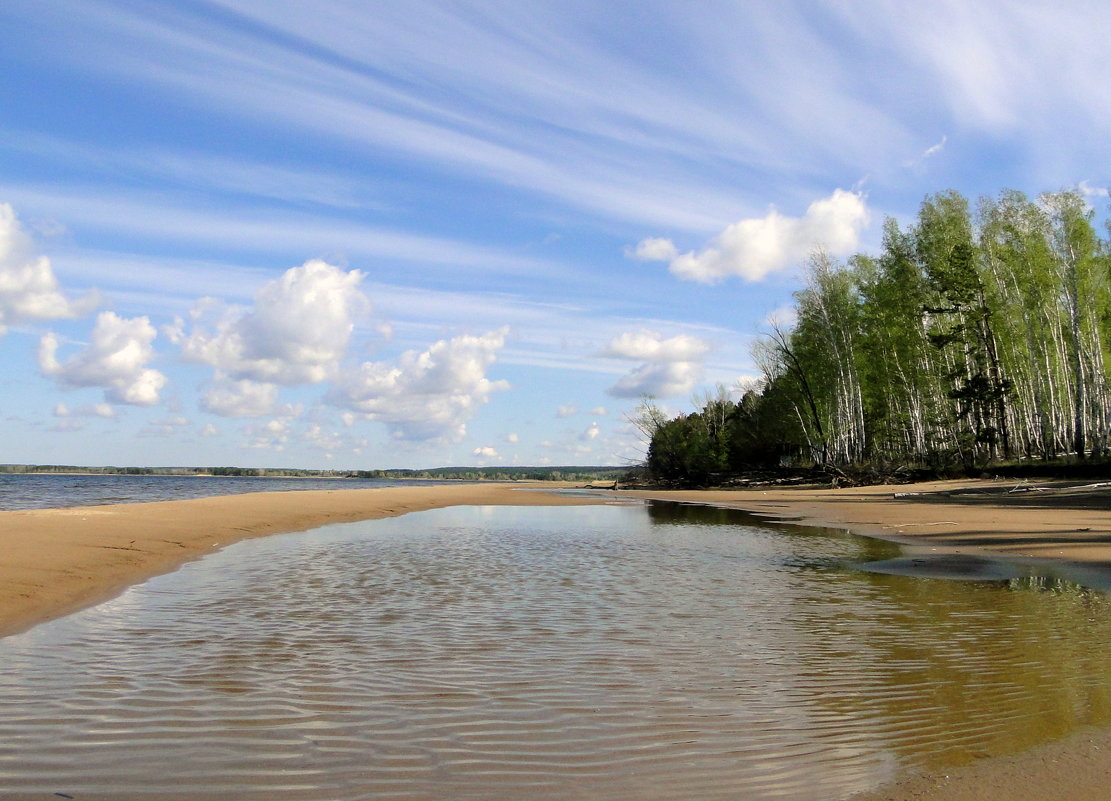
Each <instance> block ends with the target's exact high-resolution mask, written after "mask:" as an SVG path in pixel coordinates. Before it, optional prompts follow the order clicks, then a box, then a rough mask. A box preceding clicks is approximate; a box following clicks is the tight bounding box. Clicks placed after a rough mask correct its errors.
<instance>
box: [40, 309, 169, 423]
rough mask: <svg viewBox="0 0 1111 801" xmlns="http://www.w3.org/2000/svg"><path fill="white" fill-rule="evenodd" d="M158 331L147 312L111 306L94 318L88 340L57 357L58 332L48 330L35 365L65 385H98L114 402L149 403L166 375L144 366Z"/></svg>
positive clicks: (155, 400) (158, 391) (152, 352)
mask: <svg viewBox="0 0 1111 801" xmlns="http://www.w3.org/2000/svg"><path fill="white" fill-rule="evenodd" d="M156 336H158V332H157V331H155V329H154V326H153V325H151V324H150V320H148V319H147V318H146V317H135V318H131V319H127V318H123V317H119V316H118V315H116V313H115V312H110V311H106V312H101V313H100V314H99V315H98V316H97V318H96V325H95V327H94V328H93V332H92V343H91V344H90V345H89V346H88V347H86V348H85V349H84V350H82V351H79V352H78V353H76V354H75V355H74V356H72V357H70V359H68V360H67V361H66V362H64V363H62V362H59V361H58V358H57V352H58V347H59V342H58V337H57V336H56V335H55V334H54V333H53V332H48V333H47V334H46V335H44V336H43V337H42V339H41V340H40V342H39V368H40V369H41V370H42V372H43V374H44V375H48V376H52V377H54V378H55V379H56V380H57V381H58V383H59V384H61V385H62V386H64V387H67V388H70V389H76V388H79V387H100V388H102V389H103V390H104V394H105V397H106V398H107V399H108V400H109V401H111V402H113V403H127V404H133V405H136V406H153V405H154V404H156V403H158V401H159V393H160V392H161V390H162V387H163V386H165V384H166V376H164V375H163V374H162V373H160V372H158V371H157V370H154V369H151V368H149V367H147V366H146V364H147V362H149V361H150V360H151V359H152V358H153V357H154V348H153V347H152V346H151V343H152V342H153V341H154V339H155V337H156Z"/></svg>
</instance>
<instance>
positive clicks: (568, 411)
mask: <svg viewBox="0 0 1111 801" xmlns="http://www.w3.org/2000/svg"><path fill="white" fill-rule="evenodd" d="M578 413H579V407H578V406H573V405H571V404H568V405H566V406H558V407H556V417H558V418H559V419H560V420H566V419H567V418H568V417H571V416H573V415H576V414H578Z"/></svg>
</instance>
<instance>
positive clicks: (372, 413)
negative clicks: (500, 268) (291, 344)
mask: <svg viewBox="0 0 1111 801" xmlns="http://www.w3.org/2000/svg"><path fill="white" fill-rule="evenodd" d="M507 333H508V332H507V330H506V329H504V328H502V329H499V330H497V331H490V332H488V333H486V334H483V335H482V336H471V335H463V336H457V337H454V338H452V339H445V340H440V341H439V342H436V343H435V344H433V345H432V346H431V347H429V348H428V349H427V350H425V351H423V352H418V351H415V350H412V351H406V352H405V353H403V354H402V355H401V356H400V358H399V359H398V360H397V361H396V362H365V363H364V364H362V365H361V366H360V367H359V368H357V369H355V370H352V371H350V372H348V373H346V374H344V375H341V376H339V377H338V378H337V379H336V381H335V382H334V383H333V387H332V390H331V392H329V394H328V400H329V402H331V403H333V404H335V405H337V406H340V407H342V408H346V409H350V410H352V411H355V412H359V413H360V414H362V415H364V416H365V417H367V418H369V419H371V420H378V421H380V422H382V423H385V424H386V425H387V426H388V427H389V428H390V432H391V434H392V435H393V436H394V437H395V438H397V439H403V440H418V441H419V440H432V439H449V440H455V441H458V440H460V439H462V437H463V436H464V435H465V434H466V431H467V426H466V424H467V421H468V420H470V419H471V417H473V416H474V414H475V413H476V412H477V411H478V409H479V408H480V407H481V406H482V405H483V404H485V403H486V402H487V401H488V400H489V398H490V395H491V394H492V393H494V392H498V391H501V390H505V389H508V388H509V384H508V383H507V382H505V381H491V380H490V379H488V378H487V377H486V371H487V370H488V369H489V367H490V365H492V364H493V363H494V361H495V360H496V358H497V354H498V351H499V350H501V348H502V347H503V346H504V345H505V337H506V334H507Z"/></svg>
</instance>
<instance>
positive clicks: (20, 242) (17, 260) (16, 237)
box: [0, 203, 98, 336]
mask: <svg viewBox="0 0 1111 801" xmlns="http://www.w3.org/2000/svg"><path fill="white" fill-rule="evenodd" d="M97 302H98V299H97V296H96V294H95V293H90V294H89V295H87V296H85V297H84V298H81V299H80V300H70V299H69V298H67V297H66V296H65V295H64V294H63V293H62V291H61V289H60V287H59V284H58V279H57V278H56V277H55V276H54V270H53V268H52V267H51V266H50V259H48V258H46V257H45V256H40V255H36V254H35V252H34V246H33V243H32V241H31V237H30V236H28V235H27V233H26V232H25V231H24V230H23V227H22V226H21V225H20V224H19V220H18V219H16V216H15V211H14V210H13V209H12V207H11V206H9V205H8V204H7V203H0V336H3V335H4V334H6V333H7V331H8V326H11V325H15V324H18V323H22V322H28V321H32V320H57V319H62V318H68V317H80V316H81V315H84V314H88V313H89V312H90V311H92V309H93V308H94V307H95V306H96V305H97Z"/></svg>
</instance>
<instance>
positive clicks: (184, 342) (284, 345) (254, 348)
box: [168, 259, 370, 386]
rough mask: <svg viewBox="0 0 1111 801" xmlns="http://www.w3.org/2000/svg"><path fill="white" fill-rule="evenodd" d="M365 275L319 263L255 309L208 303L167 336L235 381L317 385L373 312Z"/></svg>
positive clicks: (277, 282)
mask: <svg viewBox="0 0 1111 801" xmlns="http://www.w3.org/2000/svg"><path fill="white" fill-rule="evenodd" d="M362 279H363V274H362V273H361V272H359V271H358V270H350V271H345V270H343V269H342V268H340V267H336V266H333V265H331V264H327V263H326V262H323V261H321V260H319V259H313V260H310V261H307V262H305V263H304V264H302V265H301V266H300V267H292V268H290V269H289V270H286V272H285V273H284V274H283V275H282V276H281V277H279V278H276V279H274V280H273V281H269V282H267V283H266V284H264V285H263V286H262V288H261V289H259V291H258V292H257V293H256V294H255V298H254V305H253V307H252V308H250V309H242V308H225V307H221V305H220V304H219V303H218V302H216V301H213V300H212V299H206V300H204V301H202V302H200V303H199V304H198V305H197V307H196V308H195V309H194V310H193V312H192V313H191V315H190V320H189V323H190V324H191V327H190V330H188V331H187V330H186V328H187V323H186V321H185V320H184V319H183V318H180V317H179V318H177V319H176V320H175V321H174V325H173V326H172V327H170V328H169V329H168V334H169V336H170V339H171V341H173V342H174V344H176V345H178V346H179V347H180V348H181V354H182V357H183V358H185V359H186V360H188V361H192V362H197V363H200V364H208V365H211V366H212V367H213V368H215V369H216V371H217V374H218V377H219V378H223V377H227V378H230V379H232V380H235V381H241V380H249V381H256V382H262V383H271V384H281V385H287V386H291V385H295V384H317V383H320V382H321V381H324V380H326V379H328V378H330V377H331V376H332V375H334V374H335V372H336V370H337V369H338V367H339V363H340V360H341V359H342V358H343V356H344V354H345V352H346V350H347V344H348V341H349V340H350V338H351V332H352V331H353V330H354V328H355V319H356V318H357V317H358V316H359V315H362V314H365V313H366V312H368V311H369V309H370V302H369V300H367V297H366V296H365V295H364V294H363V293H362V292H361V291H360V290H359V288H358V285H359V283H360V282H361V281H362Z"/></svg>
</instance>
